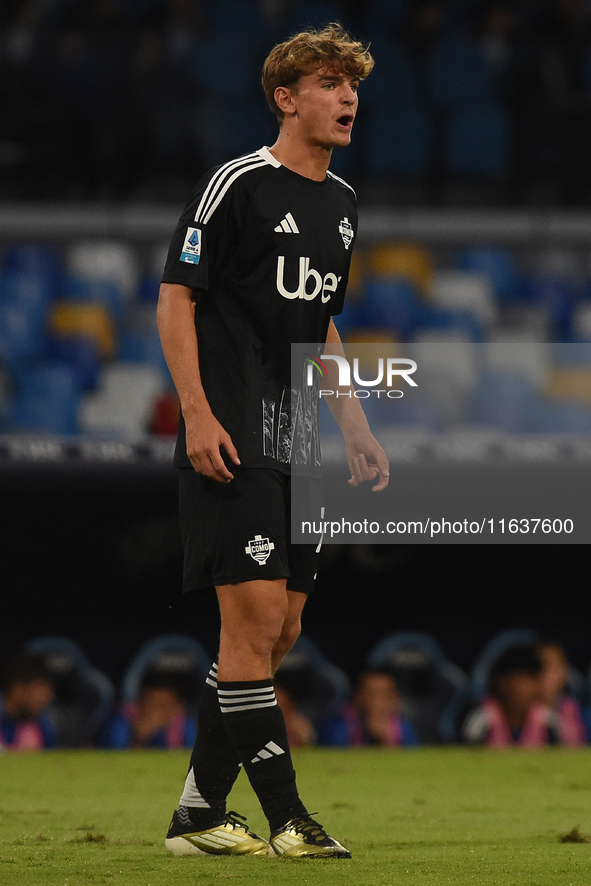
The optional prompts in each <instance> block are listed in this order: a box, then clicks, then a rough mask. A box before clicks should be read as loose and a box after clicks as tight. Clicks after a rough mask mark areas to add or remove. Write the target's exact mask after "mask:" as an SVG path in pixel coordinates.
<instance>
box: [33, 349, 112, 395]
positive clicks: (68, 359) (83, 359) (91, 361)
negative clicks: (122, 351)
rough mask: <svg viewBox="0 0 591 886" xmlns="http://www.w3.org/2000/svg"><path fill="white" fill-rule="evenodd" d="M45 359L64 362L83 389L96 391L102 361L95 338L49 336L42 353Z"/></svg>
mask: <svg viewBox="0 0 591 886" xmlns="http://www.w3.org/2000/svg"><path fill="white" fill-rule="evenodd" d="M41 356H42V358H43V360H46V361H50V362H52V363H64V364H65V365H66V366H68V367H69V368H70V369H71V370H72V372H73V373H74V374H75V376H76V378H77V379H78V385H79V388H80V390H81V391H84V392H88V391H94V390H95V389H96V387H97V385H98V383H99V378H100V373H101V361H100V357H99V354H98V351H97V346H96V342H95V341H94V339H91V338H85V337H84V336H76V337H74V336H72V337H71V338H61V337H60V338H57V337H54V336H47V337H46V338H45V340H44V342H43V349H42V354H41Z"/></svg>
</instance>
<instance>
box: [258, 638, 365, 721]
mask: <svg viewBox="0 0 591 886" xmlns="http://www.w3.org/2000/svg"><path fill="white" fill-rule="evenodd" d="M275 679H276V682H277V684H278V685H279V686H281V687H282V688H283V689H285V691H286V692H288V693H289V694H290V695H291V696H292V698H293V699H294V701H295V702H296V704H297V706H298V708H299V710H300V711H301V712H302V713H303V714H304V715H305V716H306V717H308V718H309V719H310V720H311V721H312V723H313V724H314V725H315V726H318V725H319V724H320V723H321V722H322V720H324V719H325V718H326V717H330V716H332V715H333V714H336V713H337V712H338V711H339V710H340V708H341V706H342V705H343V704H344V703H345V702H346V701H347V699H348V697H349V693H350V690H351V685H350V682H349V679H348V677H347V676H346V674H345V673H344V672H343V671H342V670H341V669H340V668H338V667H337V666H336V665H334V664H332V663H331V662H330V661H328V660H327V659H326V658H325V656H324V655H323V654H322V652H321V651H320V650H319V648H318V647H317V646H316V644H315V643H314V642H313V641H312V640H310V638H309V637H306V636H304V635H302V636H300V637H298V639H297V640H296V642H295V645H294V646H293V648H292V649H291V650H290V651H289V652H288V653H287V655H286V656H285V658H284V659H283V661H282V662H281V664H280V665H279V668H278V669H277V674H276V676H275Z"/></svg>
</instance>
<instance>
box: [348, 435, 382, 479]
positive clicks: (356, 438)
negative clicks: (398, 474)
mask: <svg viewBox="0 0 591 886" xmlns="http://www.w3.org/2000/svg"><path fill="white" fill-rule="evenodd" d="M345 452H346V454H347V464H348V465H349V470H350V471H351V479H350V480H349V481H348V482H349V486H359V484H360V483H366V482H368V481H369V480H375V478H376V477H378V478H379V479H378V482H377V483H376V485H375V486H372V489H371V491H372V492H381V491H382V489H385V488H386V486H387V485H388V483H389V482H390V463H389V461H388V458H387V456H386V453H385V452H384V450H383V449H382V447H381V446H380V444H379V443H378V441H377V440H376V438H375V437H374V436H373V434H371V433H369V432H367V433H362V434H353V435H351V436H348V437H346V438H345Z"/></svg>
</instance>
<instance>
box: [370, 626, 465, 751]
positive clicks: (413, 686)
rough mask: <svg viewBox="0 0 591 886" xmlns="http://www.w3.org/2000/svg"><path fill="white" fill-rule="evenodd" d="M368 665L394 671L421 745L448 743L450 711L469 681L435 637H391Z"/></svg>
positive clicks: (414, 634) (401, 634)
mask: <svg viewBox="0 0 591 886" xmlns="http://www.w3.org/2000/svg"><path fill="white" fill-rule="evenodd" d="M366 666H367V667H369V668H385V669H387V670H389V671H391V672H392V674H393V675H394V679H395V680H396V685H397V687H398V691H399V692H400V695H401V696H402V700H403V710H404V712H405V714H406V716H407V717H408V718H409V719H410V721H411V723H412V725H413V727H414V729H415V732H416V734H417V738H418V740H419V744H435V743H440V742H441V741H444V740H446V737H447V736H446V735H445V732H444V725H445V718H446V716H447V712H448V710H449V709H450V706H452V705H453V704H454V703H455V701H456V699H457V698H458V697H461V696H462V695H463V693H465V691H466V686H467V685H468V678H467V676H466V675H465V674H464V672H463V671H462V670H461V669H460V668H459V667H458V666H457V665H455V664H453V662H451V661H449V659H448V658H447V657H446V656H445V654H444V652H443V650H442V649H441V647H440V646H439V644H438V643H437V641H436V640H435V639H434V638H433V637H431V636H429V635H428V634H424V633H422V632H419V631H416V632H415V631H401V632H399V633H395V634H390V635H388V636H387V637H385V638H384V639H383V640H381V641H380V643H378V644H377V646H376V647H375V648H374V649H373V650H372V652H371V653H370V654H369V656H368V657H367V661H366Z"/></svg>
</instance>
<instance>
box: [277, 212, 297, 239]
mask: <svg viewBox="0 0 591 886" xmlns="http://www.w3.org/2000/svg"><path fill="white" fill-rule="evenodd" d="M274 230H275V231H277V233H278V234H299V233H300V229H299V228H298V226H297V225H296V223H295V219H294V217H293V215H292V214H291V212H288V213H287V215H286V216H285V218H284V219H282V221H281V222H280V223H279V224H278V225H277V227H276V228H274Z"/></svg>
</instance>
